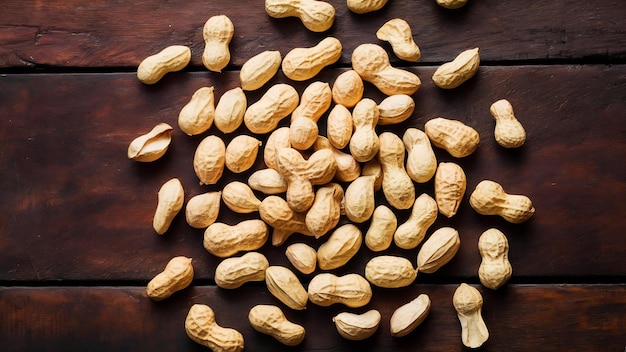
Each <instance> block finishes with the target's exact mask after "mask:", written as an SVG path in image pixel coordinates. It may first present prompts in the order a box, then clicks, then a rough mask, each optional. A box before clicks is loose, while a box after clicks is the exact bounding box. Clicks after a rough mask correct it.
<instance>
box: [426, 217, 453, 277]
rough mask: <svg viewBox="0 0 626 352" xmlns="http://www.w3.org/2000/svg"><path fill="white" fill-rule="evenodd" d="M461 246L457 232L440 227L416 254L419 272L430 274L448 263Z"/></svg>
mask: <svg viewBox="0 0 626 352" xmlns="http://www.w3.org/2000/svg"><path fill="white" fill-rule="evenodd" d="M460 246H461V239H460V237H459V232H458V231H457V230H455V229H453V228H451V227H442V228H440V229H438V230H437V231H435V232H433V233H432V235H430V237H429V238H428V239H427V240H426V242H424V244H423V245H422V248H421V249H420V251H419V252H418V253H417V268H418V270H419V271H421V272H423V273H426V274H432V273H434V272H435V271H437V270H439V268H441V267H442V266H444V265H445V264H446V263H448V262H449V261H450V260H452V258H454V256H455V255H456V253H457V252H458V251H459V247H460Z"/></svg>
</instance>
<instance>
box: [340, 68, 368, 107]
mask: <svg viewBox="0 0 626 352" xmlns="http://www.w3.org/2000/svg"><path fill="white" fill-rule="evenodd" d="M364 90H365V86H364V85H363V79H361V76H359V74H358V73H356V71H355V70H348V71H345V72H343V73H341V74H339V76H337V78H335V82H334V83H333V88H332V94H333V101H334V102H335V104H337V105H343V106H345V107H346V108H352V107H354V106H355V105H356V103H358V102H359V101H360V100H361V98H363V91H364Z"/></svg>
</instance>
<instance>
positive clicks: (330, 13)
mask: <svg viewBox="0 0 626 352" xmlns="http://www.w3.org/2000/svg"><path fill="white" fill-rule="evenodd" d="M265 12H267V14H268V15H269V16H270V17H273V18H284V17H297V18H299V19H300V21H302V24H303V25H304V27H306V28H307V29H308V30H310V31H312V32H324V31H327V30H328V29H330V27H332V25H333V22H334V21H335V8H334V7H333V5H331V4H330V3H328V2H325V1H316V0H265Z"/></svg>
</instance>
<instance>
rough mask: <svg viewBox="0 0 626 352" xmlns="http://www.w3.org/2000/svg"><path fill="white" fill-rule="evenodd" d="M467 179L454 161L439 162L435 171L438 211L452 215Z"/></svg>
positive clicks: (459, 200)
mask: <svg viewBox="0 0 626 352" xmlns="http://www.w3.org/2000/svg"><path fill="white" fill-rule="evenodd" d="M466 187H467V179H466V177H465V172H463V169H462V168H461V167H460V166H459V165H458V164H455V163H439V167H437V172H436V173H435V199H436V200H437V207H439V212H440V213H441V214H442V215H445V216H446V217H449V218H451V217H453V216H454V215H455V214H456V212H457V211H458V210H459V206H460V205H461V200H463V196H464V195H465V188H466Z"/></svg>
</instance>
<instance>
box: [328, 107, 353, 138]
mask: <svg viewBox="0 0 626 352" xmlns="http://www.w3.org/2000/svg"><path fill="white" fill-rule="evenodd" d="M352 125H353V122H352V113H351V112H350V110H348V108H346V107H345V106H343V105H339V104H337V105H335V106H334V107H333V108H332V110H330V113H329V114H328V118H327V119H326V137H327V138H328V141H329V142H330V144H332V146H333V147H335V148H337V149H343V148H345V147H346V146H347V145H348V143H350V138H351V137H352Z"/></svg>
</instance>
